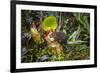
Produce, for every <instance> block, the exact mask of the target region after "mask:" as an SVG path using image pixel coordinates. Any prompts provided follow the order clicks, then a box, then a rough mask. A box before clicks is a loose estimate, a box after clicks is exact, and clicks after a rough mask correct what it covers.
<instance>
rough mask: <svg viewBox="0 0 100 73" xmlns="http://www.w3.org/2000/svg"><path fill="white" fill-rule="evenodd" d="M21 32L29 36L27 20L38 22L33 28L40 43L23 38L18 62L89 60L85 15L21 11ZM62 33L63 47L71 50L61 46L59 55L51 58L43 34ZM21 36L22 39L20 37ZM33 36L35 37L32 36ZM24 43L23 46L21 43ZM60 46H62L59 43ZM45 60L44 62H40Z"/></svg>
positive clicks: (88, 28) (88, 27)
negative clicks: (65, 43)
mask: <svg viewBox="0 0 100 73" xmlns="http://www.w3.org/2000/svg"><path fill="white" fill-rule="evenodd" d="M21 17H22V19H21V23H22V25H21V26H22V28H21V33H23V32H25V33H30V25H29V24H28V23H27V19H29V18H31V17H32V18H33V21H35V22H36V24H37V22H38V23H39V24H37V25H38V26H36V29H37V30H36V31H34V30H32V31H31V32H32V33H37V32H38V34H39V35H40V36H41V38H42V40H41V43H36V42H35V40H33V39H36V38H35V37H34V38H33V39H32V37H33V36H32V35H31V39H29V38H28V36H25V37H26V38H24V42H23V41H21V50H23V49H24V51H22V52H21V62H22V63H26V62H28V63H29V62H45V61H46V62H47V61H49V62H51V61H68V60H87V59H90V15H89V13H74V12H73V13H71V12H53V11H32V10H22V15H21ZM57 27H59V31H61V32H64V33H65V34H66V37H68V40H65V41H67V45H65V46H70V48H73V49H74V50H73V51H69V50H67V49H66V48H65V47H63V46H62V47H63V50H62V51H63V54H62V53H61V54H59V55H54V53H53V52H52V49H51V48H50V47H49V45H48V44H47V41H46V40H45V32H46V31H48V30H51V29H52V30H55V31H57V29H58V28H57ZM21 37H23V36H21ZM36 37H37V36H36ZM25 42H26V43H25ZM60 45H63V43H60ZM43 59H47V60H43Z"/></svg>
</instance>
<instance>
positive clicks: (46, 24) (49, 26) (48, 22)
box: [43, 16, 58, 31]
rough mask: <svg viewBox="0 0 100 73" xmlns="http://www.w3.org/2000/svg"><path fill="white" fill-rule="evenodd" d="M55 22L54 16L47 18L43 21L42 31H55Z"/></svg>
mask: <svg viewBox="0 0 100 73" xmlns="http://www.w3.org/2000/svg"><path fill="white" fill-rule="evenodd" d="M57 26H58V24H57V20H56V17H55V16H49V17H47V18H45V19H44V21H43V29H44V31H48V30H55V29H56V28H57Z"/></svg>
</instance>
